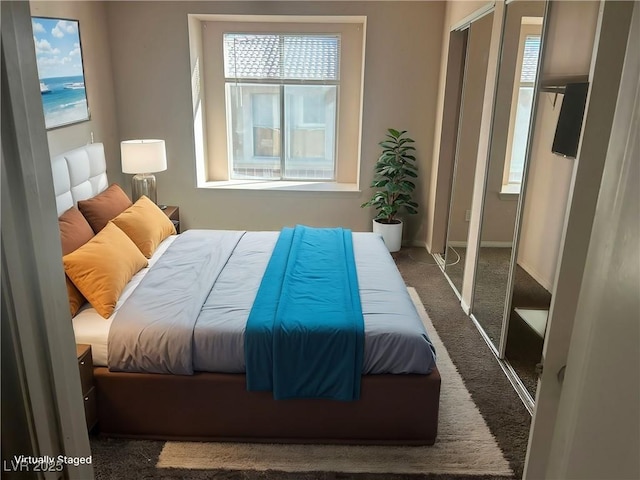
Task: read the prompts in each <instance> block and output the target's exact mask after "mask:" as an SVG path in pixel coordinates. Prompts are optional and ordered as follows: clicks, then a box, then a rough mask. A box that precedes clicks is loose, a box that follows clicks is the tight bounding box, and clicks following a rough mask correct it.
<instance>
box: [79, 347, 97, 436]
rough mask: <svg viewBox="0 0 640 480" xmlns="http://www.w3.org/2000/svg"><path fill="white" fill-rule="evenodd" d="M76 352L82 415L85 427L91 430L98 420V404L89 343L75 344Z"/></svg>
mask: <svg viewBox="0 0 640 480" xmlns="http://www.w3.org/2000/svg"><path fill="white" fill-rule="evenodd" d="M76 353H77V354H78V369H79V370H80V384H81V385H82V398H83V400H84V416H85V418H86V420H87V428H88V429H89V430H91V429H92V428H93V427H95V425H96V423H97V422H98V404H97V400H96V387H95V386H94V384H93V359H92V358H91V345H83V344H79V345H76Z"/></svg>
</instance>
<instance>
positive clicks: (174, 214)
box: [163, 205, 180, 233]
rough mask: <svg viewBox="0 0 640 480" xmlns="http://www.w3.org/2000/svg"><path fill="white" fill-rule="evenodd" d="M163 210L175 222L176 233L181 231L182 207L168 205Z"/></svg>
mask: <svg viewBox="0 0 640 480" xmlns="http://www.w3.org/2000/svg"><path fill="white" fill-rule="evenodd" d="M163 212H164V214H165V215H166V216H167V217H169V220H171V221H172V222H173V226H174V227H176V233H180V207H176V206H172V205H167V208H165V209H164V210H163Z"/></svg>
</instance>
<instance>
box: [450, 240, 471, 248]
mask: <svg viewBox="0 0 640 480" xmlns="http://www.w3.org/2000/svg"><path fill="white" fill-rule="evenodd" d="M447 245H449V246H450V247H453V248H456V247H464V248H467V242H454V241H451V242H447Z"/></svg>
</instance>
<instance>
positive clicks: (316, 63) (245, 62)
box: [224, 33, 340, 81]
mask: <svg viewBox="0 0 640 480" xmlns="http://www.w3.org/2000/svg"><path fill="white" fill-rule="evenodd" d="M224 49H225V55H224V58H225V77H226V78H241V79H256V80H265V79H274V80H275V79H287V80H316V81H318V80H319V81H323V80H333V81H336V80H338V79H339V64H340V37H339V36H338V35H270V34H243V33H227V34H225V35H224Z"/></svg>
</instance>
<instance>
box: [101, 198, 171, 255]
mask: <svg viewBox="0 0 640 480" xmlns="http://www.w3.org/2000/svg"><path fill="white" fill-rule="evenodd" d="M112 222H113V223H115V224H116V225H117V226H118V227H119V228H120V229H121V230H122V231H123V232H124V233H126V234H127V236H128V237H129V238H130V239H131V240H133V243H135V244H136V245H137V246H138V248H139V249H140V251H141V252H142V254H143V255H144V256H145V257H147V258H151V255H153V252H155V251H156V248H158V245H160V242H162V241H163V240H164V239H165V238H167V237H168V236H169V235H175V234H176V228H175V227H174V226H173V222H172V221H171V220H169V217H167V216H166V215H165V214H164V212H163V211H162V210H160V209H159V208H158V206H157V205H156V204H155V203H153V202H152V201H151V200H149V199H148V198H147V197H146V196H144V195H143V196H142V197H140V199H139V200H138V201H137V202H136V203H135V204H134V205H133V206H131V207H129V208H127V209H126V210H125V211H124V212H122V213H121V214H120V215H118V216H117V217H116V218H114V219H113V220H112Z"/></svg>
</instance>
